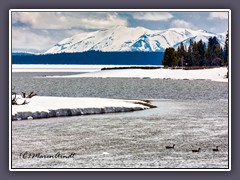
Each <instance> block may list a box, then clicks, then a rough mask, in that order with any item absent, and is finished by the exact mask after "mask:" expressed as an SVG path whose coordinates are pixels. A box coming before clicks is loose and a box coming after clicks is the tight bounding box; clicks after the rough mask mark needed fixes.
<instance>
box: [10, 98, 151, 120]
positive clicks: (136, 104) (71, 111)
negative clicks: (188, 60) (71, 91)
mask: <svg viewBox="0 0 240 180" xmlns="http://www.w3.org/2000/svg"><path fill="white" fill-rule="evenodd" d="M26 100H27V102H28V104H24V105H13V106H12V120H24V119H40V118H50V117H60V116H77V115H88V114H103V113H116V112H130V111H138V110H144V109H148V108H151V107H153V106H152V105H151V104H149V103H148V102H146V101H142V100H123V99H105V98H75V97H50V96H49V97H48V96H34V97H33V98H30V99H26ZM22 101H23V99H22V98H19V102H20V103H21V102H22Z"/></svg>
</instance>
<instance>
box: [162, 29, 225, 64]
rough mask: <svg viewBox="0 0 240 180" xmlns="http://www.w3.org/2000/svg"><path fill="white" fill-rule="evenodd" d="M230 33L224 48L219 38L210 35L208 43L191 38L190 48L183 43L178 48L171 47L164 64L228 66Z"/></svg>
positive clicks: (165, 55)
mask: <svg viewBox="0 0 240 180" xmlns="http://www.w3.org/2000/svg"><path fill="white" fill-rule="evenodd" d="M228 51H229V50H228V33H227V35H226V40H225V45H224V48H222V47H221V45H220V43H219V42H218V39H217V38H216V37H215V36H214V37H210V38H209V39H208V45H207V46H206V44H205V43H204V42H203V41H202V40H200V41H198V42H196V41H193V40H192V39H190V42H189V46H188V48H187V47H186V46H184V45H183V43H182V42H181V44H180V45H179V46H178V47H177V50H175V49H174V48H172V47H170V48H167V49H166V50H165V53H164V57H163V61H162V64H163V65H164V66H170V67H172V66H227V65H228Z"/></svg>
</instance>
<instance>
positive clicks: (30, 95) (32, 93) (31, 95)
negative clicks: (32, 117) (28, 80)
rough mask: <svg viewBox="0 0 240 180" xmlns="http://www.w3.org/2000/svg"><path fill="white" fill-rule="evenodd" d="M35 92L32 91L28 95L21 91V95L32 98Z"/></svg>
mask: <svg viewBox="0 0 240 180" xmlns="http://www.w3.org/2000/svg"><path fill="white" fill-rule="evenodd" d="M36 95H37V94H36V93H34V92H33V91H32V92H31V93H30V94H29V95H26V93H24V92H22V97H23V98H32V97H33V96H36Z"/></svg>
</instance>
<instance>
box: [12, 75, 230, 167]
mask: <svg viewBox="0 0 240 180" xmlns="http://www.w3.org/2000/svg"><path fill="white" fill-rule="evenodd" d="M54 74H56V73H51V75H54ZM57 74H59V73H57ZM64 74H65V73H64ZM64 74H62V75H64ZM71 74H72V73H71ZM42 75H49V74H48V73H44V74H42V73H35V74H33V73H14V74H13V81H12V82H13V83H12V84H13V86H15V87H16V88H15V90H16V91H17V92H22V91H24V92H30V91H34V92H37V93H38V95H48V96H73V97H104V98H106V97H109V98H133V99H135V98H137V99H154V100H153V104H155V105H157V106H158V108H155V109H149V110H144V111H139V112H131V113H118V114H104V115H91V116H77V117H67V118H66V117H64V118H51V119H41V120H33V121H16V122H12V152H13V153H12V154H13V160H12V164H13V167H14V168H24V167H25V168H228V163H229V162H228V84H227V83H221V82H212V81H203V80H195V81H188V80H154V79H126V78H125V79H123V78H106V79H105V78H78V79H77V78H76V79H74V78H71V79H65V78H44V77H42ZM33 76H35V77H33ZM172 144H176V145H175V149H172V150H167V149H165V146H166V145H172ZM215 146H219V152H213V151H212V148H215ZM198 147H201V149H202V150H201V151H200V152H199V153H192V152H191V150H192V149H197V148H198ZM25 151H30V152H35V153H37V152H39V153H43V154H54V153H57V152H61V153H63V154H69V153H71V152H74V153H76V156H75V157H74V158H73V159H22V158H20V157H19V154H21V153H22V152H25Z"/></svg>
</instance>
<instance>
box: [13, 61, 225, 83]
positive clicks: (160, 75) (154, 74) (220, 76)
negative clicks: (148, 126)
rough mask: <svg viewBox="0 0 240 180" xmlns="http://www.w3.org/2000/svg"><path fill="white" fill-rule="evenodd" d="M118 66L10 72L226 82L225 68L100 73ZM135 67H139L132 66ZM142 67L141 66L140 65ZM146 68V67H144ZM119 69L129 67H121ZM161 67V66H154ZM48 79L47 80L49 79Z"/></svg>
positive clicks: (43, 67) (49, 67)
mask: <svg viewBox="0 0 240 180" xmlns="http://www.w3.org/2000/svg"><path fill="white" fill-rule="evenodd" d="M119 66H120V65H15V64H14V65H13V66H12V72H79V73H83V72H84V73H83V74H75V75H66V76H50V77H51V78H54V77H57V78H82V77H94V78H143V79H175V80H178V79H179V80H211V81H219V82H228V78H226V74H227V72H228V70H227V67H219V68H210V69H197V70H183V69H165V68H160V69H141V68H139V69H112V70H104V71H101V68H111V67H119ZM134 66H135V67H137V66H140V65H134ZM141 66H142V65H141ZM144 66H146V65H144ZM121 67H131V66H130V65H125V66H124V65H123V66H122V65H121ZM154 67H162V66H154ZM50 77H48V78H50Z"/></svg>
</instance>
